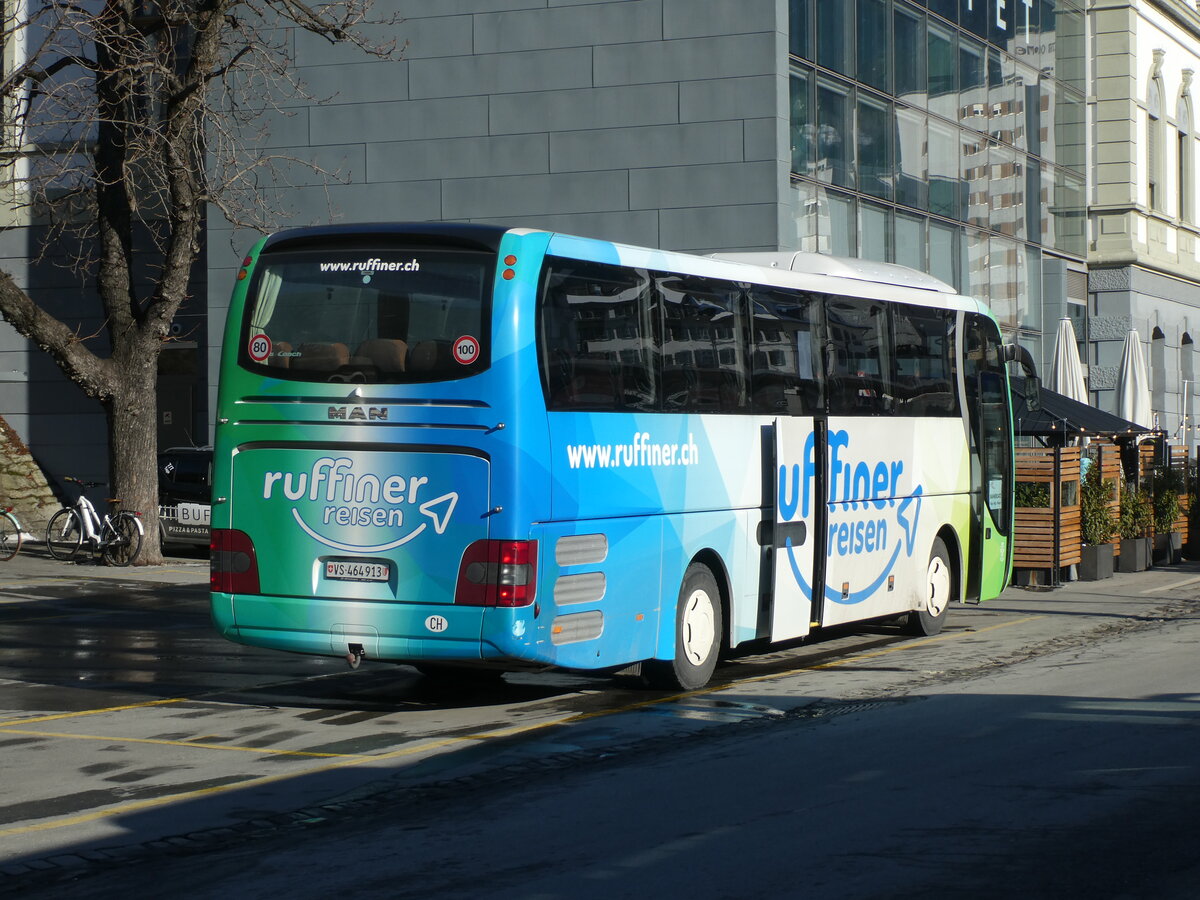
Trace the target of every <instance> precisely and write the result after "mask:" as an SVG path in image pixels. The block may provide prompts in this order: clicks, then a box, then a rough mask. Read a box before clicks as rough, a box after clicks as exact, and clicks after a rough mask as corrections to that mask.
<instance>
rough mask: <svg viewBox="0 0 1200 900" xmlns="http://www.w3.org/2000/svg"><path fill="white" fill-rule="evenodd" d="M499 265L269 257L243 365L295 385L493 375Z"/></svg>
mask: <svg viewBox="0 0 1200 900" xmlns="http://www.w3.org/2000/svg"><path fill="white" fill-rule="evenodd" d="M494 267H495V259H494V257H492V256H489V255H488V254H485V253H472V252H455V251H430V250H427V249H414V250H399V249H395V248H392V249H386V250H379V249H366V250H357V249H356V250H344V249H335V250H305V251H303V252H293V253H278V254H264V255H263V256H262V257H261V258H260V259H259V261H258V266H257V268H256V271H255V275H254V280H253V282H252V284H251V287H250V291H249V293H248V295H247V300H246V318H245V322H244V323H243V327H242V346H241V349H240V351H239V360H240V362H241V364H242V365H243V366H245V367H246V368H249V369H254V370H259V371H263V372H266V373H269V374H271V375H273V376H276V377H279V378H290V379H294V380H298V381H335V382H336V381H340V382H358V383H406V382H424V381H448V380H451V379H455V378H464V377H466V376H469V375H473V374H475V373H477V372H480V371H483V370H484V369H485V368H487V364H488V358H489V354H490V347H489V346H488V339H487V338H488V334H489V333H490V329H489V328H488V327H487V323H488V321H489V319H488V317H489V313H490V304H489V303H488V299H487V298H488V296H489V293H490V288H491V279H492V272H493V270H494Z"/></svg>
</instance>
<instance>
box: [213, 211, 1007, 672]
mask: <svg viewBox="0 0 1200 900" xmlns="http://www.w3.org/2000/svg"><path fill="white" fill-rule="evenodd" d="M237 279H238V280H237V284H236V288H235V290H234V292H233V298H232V302H231V305H230V309H229V316H228V322H227V326H226V331H225V342H224V355H223V358H222V363H221V380H220V396H219V401H218V412H217V427H216V450H215V461H214V481H213V506H212V529H213V530H212V582H211V588H212V595H211V597H212V612H213V618H214V622H215V623H216V625H217V627H218V628H219V630H220V631H221V633H222V634H223V635H225V636H226V637H227V638H229V639H231V640H234V641H238V642H242V643H246V644H252V645H255V646H262V647H270V648H275V649H278V650H285V651H293V652H298V653H305V654H320V655H328V656H345V657H346V658H347V659H348V660H349V661H350V662H351V664H352V665H357V664H358V661H359V660H361V659H363V658H367V659H374V660H380V661H390V662H397V663H408V664H411V665H414V666H416V667H417V668H418V669H421V670H422V671H425V672H428V673H437V672H442V673H446V672H458V673H461V672H463V671H469V670H472V669H475V670H488V671H496V670H500V671H503V670H515V669H522V668H537V667H547V666H554V667H562V668H566V669H571V670H608V671H616V670H620V669H623V668H626V669H627V668H629V667H631V666H640V668H641V672H642V674H643V676H644V677H645V679H646V680H647V681H648V682H649V683H650V684H652V685H656V686H662V687H669V688H677V689H678V688H682V689H685V690H687V689H695V688H698V687H700V686H702V685H704V684H705V683H706V682H707V681H708V680H709V678H710V677H711V675H712V672H713V669H714V666H715V665H716V661H717V658H718V655H719V654H720V653H721V652H722V651H724V650H728V649H729V648H733V647H737V646H739V645H742V644H745V643H746V642H750V641H759V642H763V643H765V642H771V641H789V640H794V639H798V638H802V637H804V636H805V635H808V634H809V632H810V631H811V630H813V629H817V628H821V627H827V626H831V625H838V624H843V623H847V622H857V621H863V620H869V619H897V620H899V621H900V622H902V623H903V624H904V625H906V626H907V627H908V628H909V629H910V630H911V631H913V632H915V633H919V634H933V633H936V632H937V631H938V630H939V629H940V628H941V627H942V623H943V621H944V618H945V615H946V610H947V608H948V605H949V604H950V603H951V602H953V601H960V602H977V601H981V600H986V599H989V598H992V597H995V596H996V595H997V594H998V593H999V592H1000V590H1001V589H1002V588H1003V587H1004V586H1005V584H1006V583H1007V581H1008V576H1009V568H1010V565H1011V557H1012V488H1013V453H1012V419H1011V413H1010V398H1009V393H1008V391H1009V382H1008V378H1007V375H1006V363H1007V362H1008V361H1009V360H1010V359H1012V358H1013V355H1014V348H1013V347H1012V346H1006V345H1004V344H1003V343H1002V340H1001V334H1000V330H999V328H998V326H997V323H996V321H995V320H994V318H993V317H992V315H991V313H990V312H989V311H988V309H987V307H986V306H984V305H983V304H981V303H979V302H977V301H975V300H972V299H970V298H967V297H963V296H960V295H958V294H956V293H955V292H954V291H953V290H952V289H951V288H950V287H948V286H947V285H945V284H943V283H942V282H940V281H938V280H937V279H934V278H932V277H930V276H928V275H924V274H921V273H918V272H915V271H912V270H908V269H904V268H901V267H899V266H889V265H883V264H872V263H866V262H862V261H857V260H843V259H836V258H832V257H827V256H821V255H816V254H803V253H798V254H791V253H788V254H749V255H745V256H739V255H730V256H729V257H728V258H720V257H716V256H712V257H707V256H694V255H688V254H683V253H674V252H666V251H662V250H653V249H645V248H640V247H632V246H624V245H620V244H615V243H610V242H607V241H601V240H591V239H585V238H580V237H573V236H570V235H565V234H558V233H551V232H547V231H540V230H535V229H524V228H508V229H506V228H499V227H485V226H475V225H448V224H394V225H357V226H353V225H344V226H336V227H320V228H309V229H298V230H291V231H285V232H281V233H278V234H275V235H273V236H271V237H268V238H265V239H264V240H262V241H260V242H259V243H258V245H257V246H256V247H255V248H254V249H253V250H252V251H251V253H250V254H249V255H248V256H247V257H246V259H245V261H244V262H243V265H242V267H241V269H240V270H239V271H238V273H237Z"/></svg>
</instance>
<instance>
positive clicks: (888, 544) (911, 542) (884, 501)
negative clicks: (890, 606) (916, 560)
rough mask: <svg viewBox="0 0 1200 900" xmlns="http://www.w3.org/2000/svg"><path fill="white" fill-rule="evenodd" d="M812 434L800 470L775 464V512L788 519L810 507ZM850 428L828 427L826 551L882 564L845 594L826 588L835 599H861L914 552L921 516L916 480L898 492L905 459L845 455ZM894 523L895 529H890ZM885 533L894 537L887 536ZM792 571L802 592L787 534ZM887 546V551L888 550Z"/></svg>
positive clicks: (813, 467) (803, 583)
mask: <svg viewBox="0 0 1200 900" xmlns="http://www.w3.org/2000/svg"><path fill="white" fill-rule="evenodd" d="M815 440H816V439H815V435H814V434H813V433H812V432H809V435H808V438H807V440H806V441H805V444H804V465H803V471H801V466H800V465H799V464H792V465H791V466H780V467H779V497H778V503H779V516H780V520H781V521H784V522H791V521H793V519H794V518H795V516H796V511H797V509H799V511H800V515H801V517H805V518H806V517H808V515H809V514H810V512H811V510H812V504H813V502H814V494H815V489H816V476H817V467H816V461H815V447H816V444H815ZM849 450H850V433H849V432H848V431H831V432H830V433H829V441H828V455H829V473H828V475H829V525H828V531H827V534H826V555H828V556H834V555H835V554H836V555H837V556H855V557H863V562H864V564H866V565H869V564H870V563H871V561H872V560H874V559H878V558H882V559H883V562H882V565H881V568H880V570H879V572H878V574H876V576H875V577H874V578H873V579H872V580H871V583H870V584H868V585H867V586H866V587H864V588H862V589H860V590H857V591H854V592H852V593H851V594H849V595H848V596H843V595H842V593H841V591H833V590H830V589H829V587H828V586H827V587H826V589H825V595H826V597H828V598H829V599H830V600H832V601H833V602H835V603H843V604H854V603H861V602H863V601H864V600H866V599H867V598H868V597H870V596H871V595H872V594H874V593H875V591H877V590H878V589H879V588H880V587H881V586H882V585H883V583H884V582H885V581H886V580H887V577H888V575H890V574H891V573H892V569H893V567H894V566H895V565H896V560H897V559H899V558H900V553H901V551H904V553H905V555H906V556H910V557H911V556H912V555H913V552H914V551H915V550H916V542H917V524H918V521H919V520H920V517H921V502H922V497H923V495H924V493H925V489H924V487H923V486H922V485H919V484H918V485H914V486H913V487H912V488H911V489H910V490H908V491H904V492H903V493H904V494H905V496H900V494H901V493H902V489H901V487H900V482H901V478H902V476H903V474H904V460H902V459H894V460H877V461H875V462H869V461H866V460H857V461H856V460H853V459H852V458H851V457H850V454H849ZM893 528H894V529H895V530H894V531H893ZM889 532H892V534H894V537H895V540H894V541H892V540H889V537H890V535H889ZM785 549H786V550H787V553H788V559H789V562H790V564H791V567H792V574H793V575H794V576H795V578H796V582H797V584H799V585H800V587H801V588H802V589H803V591H804V593H805V595H807V596H809V597H811V596H812V587H811V586H810V585H809V584H808V582H807V579H805V578H804V575H803V574H802V572H801V570H800V567H799V566H798V565H797V563H796V558H795V551H794V548H793V547H792V544H791V539H790V538H789V539H788V540H787V541H786V547H785ZM889 550H890V552H889Z"/></svg>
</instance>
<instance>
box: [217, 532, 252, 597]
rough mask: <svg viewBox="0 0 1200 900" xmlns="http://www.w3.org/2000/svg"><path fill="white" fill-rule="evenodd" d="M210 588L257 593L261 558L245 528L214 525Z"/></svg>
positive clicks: (221, 590) (229, 592)
mask: <svg viewBox="0 0 1200 900" xmlns="http://www.w3.org/2000/svg"><path fill="white" fill-rule="evenodd" d="M209 559H210V563H209V578H208V583H209V586H210V588H211V589H212V590H213V591H214V592H215V593H218V594H257V593H258V558H257V557H256V556H255V554H254V542H253V541H252V540H250V535H248V534H246V532H244V531H236V530H234V529H232V528H214V529H213V531H212V536H211V538H210V539H209Z"/></svg>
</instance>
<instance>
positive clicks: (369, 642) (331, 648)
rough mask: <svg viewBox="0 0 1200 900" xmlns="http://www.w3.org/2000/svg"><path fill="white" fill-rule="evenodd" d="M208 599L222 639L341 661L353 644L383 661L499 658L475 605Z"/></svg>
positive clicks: (239, 597) (220, 596) (235, 596)
mask: <svg viewBox="0 0 1200 900" xmlns="http://www.w3.org/2000/svg"><path fill="white" fill-rule="evenodd" d="M211 598H212V602H211V610H212V618H213V624H214V625H215V626H216V628H217V630H218V631H219V632H220V633H221V635H222V636H223V637H225V638H226V639H228V640H231V641H234V642H236V643H239V644H247V645H250V646H253V647H266V648H268V649H272V650H283V651H287V652H289V653H303V654H308V655H313V656H334V657H341V656H345V655H346V653H347V652H348V651H349V648H350V645H352V644H357V645H361V647H362V649H363V653H364V655H365V656H366V658H367V659H373V660H377V661H381V662H405V661H410V660H437V661H454V660H481V659H495V658H498V657H500V656H501V654H500V653H499V652H498V651H497V650H496V648H495V647H493V646H491V645H490V644H488V643H485V642H484V641H483V640H482V639H481V633H482V629H483V616H484V610H483V609H481V608H476V607H461V606H452V605H433V604H397V603H391V604H385V603H375V602H361V601H355V600H321V599H313V598H299V597H264V596H247V595H242V594H212V595H211Z"/></svg>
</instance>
